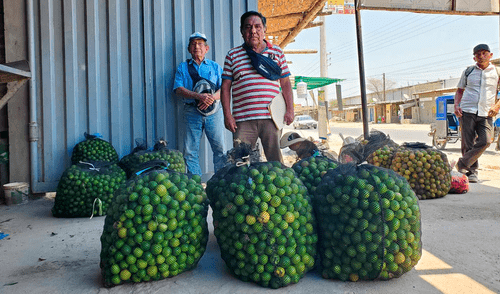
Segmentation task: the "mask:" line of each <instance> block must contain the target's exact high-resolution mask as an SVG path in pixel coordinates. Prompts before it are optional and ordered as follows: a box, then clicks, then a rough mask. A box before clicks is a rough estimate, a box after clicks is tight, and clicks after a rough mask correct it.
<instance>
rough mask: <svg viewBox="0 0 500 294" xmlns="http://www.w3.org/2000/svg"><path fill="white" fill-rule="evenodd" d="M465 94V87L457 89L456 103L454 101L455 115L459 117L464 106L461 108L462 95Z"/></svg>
mask: <svg viewBox="0 0 500 294" xmlns="http://www.w3.org/2000/svg"><path fill="white" fill-rule="evenodd" d="M463 95H464V89H460V88H458V89H457V92H456V93H455V103H454V108H455V115H456V116H458V117H461V116H462V108H460V101H462V96H463Z"/></svg>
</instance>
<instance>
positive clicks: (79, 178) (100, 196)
mask: <svg viewBox="0 0 500 294" xmlns="http://www.w3.org/2000/svg"><path fill="white" fill-rule="evenodd" d="M125 180H126V176H125V172H124V171H123V170H122V169H121V168H120V167H119V166H118V165H116V164H110V163H94V164H90V163H79V164H74V165H72V166H71V167H69V168H68V169H66V170H65V171H64V173H63V175H62V176H61V178H60V180H59V183H58V185H57V189H56V198H55V202H54V207H53V208H52V214H53V215H54V216H56V217H89V216H92V215H104V214H106V211H107V210H108V207H109V206H110V205H111V202H112V201H113V193H114V192H115V190H117V189H118V187H119V186H120V185H121V184H122V183H124V182H125Z"/></svg>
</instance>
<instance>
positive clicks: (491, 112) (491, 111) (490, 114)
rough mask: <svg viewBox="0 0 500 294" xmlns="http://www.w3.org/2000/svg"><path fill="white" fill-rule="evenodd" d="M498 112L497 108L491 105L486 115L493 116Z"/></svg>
mask: <svg viewBox="0 0 500 294" xmlns="http://www.w3.org/2000/svg"><path fill="white" fill-rule="evenodd" d="M497 114H498V109H497V110H495V109H494V108H493V107H492V108H491V109H490V110H489V111H488V116H489V117H495V116H497Z"/></svg>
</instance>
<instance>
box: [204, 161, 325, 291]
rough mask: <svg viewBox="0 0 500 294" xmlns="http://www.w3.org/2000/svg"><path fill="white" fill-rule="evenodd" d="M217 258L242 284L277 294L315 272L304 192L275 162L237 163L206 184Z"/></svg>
mask: <svg viewBox="0 0 500 294" xmlns="http://www.w3.org/2000/svg"><path fill="white" fill-rule="evenodd" d="M207 195H208V198H209V200H210V206H211V207H212V209H213V223H214V234H215V236H216V238H217V243H218V245H219V247H220V251H221V257H222V259H223V260H224V261H225V263H226V265H227V266H228V268H229V269H230V271H231V272H232V273H233V274H234V275H235V276H236V277H238V278H239V279H241V280H242V281H252V282H255V283H257V284H259V285H261V286H264V287H271V288H279V287H284V286H287V285H289V284H291V283H297V282H298V281H299V280H300V279H301V278H302V277H303V276H304V275H305V273H306V272H307V271H309V270H310V269H312V268H313V266H314V264H315V260H314V259H315V256H316V243H317V234H316V231H315V221H314V215H313V213H312V204H311V203H310V201H309V200H308V199H309V197H308V196H307V189H306V187H305V186H304V185H303V184H302V182H301V181H300V180H299V179H298V178H297V175H296V174H295V172H294V171H293V169H292V168H287V167H285V166H283V165H282V164H281V163H279V162H261V163H251V164H250V163H248V162H247V164H244V163H240V164H235V165H229V166H227V167H225V168H223V169H221V170H220V171H218V172H217V173H216V174H215V175H214V176H213V177H212V178H211V179H210V180H209V181H208V183H207Z"/></svg>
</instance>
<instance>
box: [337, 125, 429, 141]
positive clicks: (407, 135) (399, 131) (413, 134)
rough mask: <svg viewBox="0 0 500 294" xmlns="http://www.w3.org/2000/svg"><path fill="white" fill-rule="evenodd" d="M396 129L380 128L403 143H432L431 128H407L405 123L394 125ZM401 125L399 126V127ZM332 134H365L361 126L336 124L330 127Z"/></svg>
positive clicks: (374, 126) (375, 127)
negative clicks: (346, 126) (351, 126)
mask: <svg viewBox="0 0 500 294" xmlns="http://www.w3.org/2000/svg"><path fill="white" fill-rule="evenodd" d="M394 127H395V128H394V129H379V131H382V132H383V133H385V134H387V135H389V136H390V137H391V139H392V140H394V141H395V142H396V143H398V144H401V143H404V142H423V143H426V144H428V145H432V138H431V137H429V136H428V135H427V134H428V133H429V130H411V131H409V130H407V129H405V128H404V125H400V127H399V126H398V125H394ZM398 127H399V128H398ZM330 130H331V132H332V134H339V133H342V135H343V136H344V137H347V136H351V137H353V138H357V137H359V136H361V135H362V134H363V129H362V128H361V129H360V128H345V127H342V125H340V126H334V127H331V128H330ZM369 130H370V131H371V130H377V126H376V125H373V126H370V127H369Z"/></svg>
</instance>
